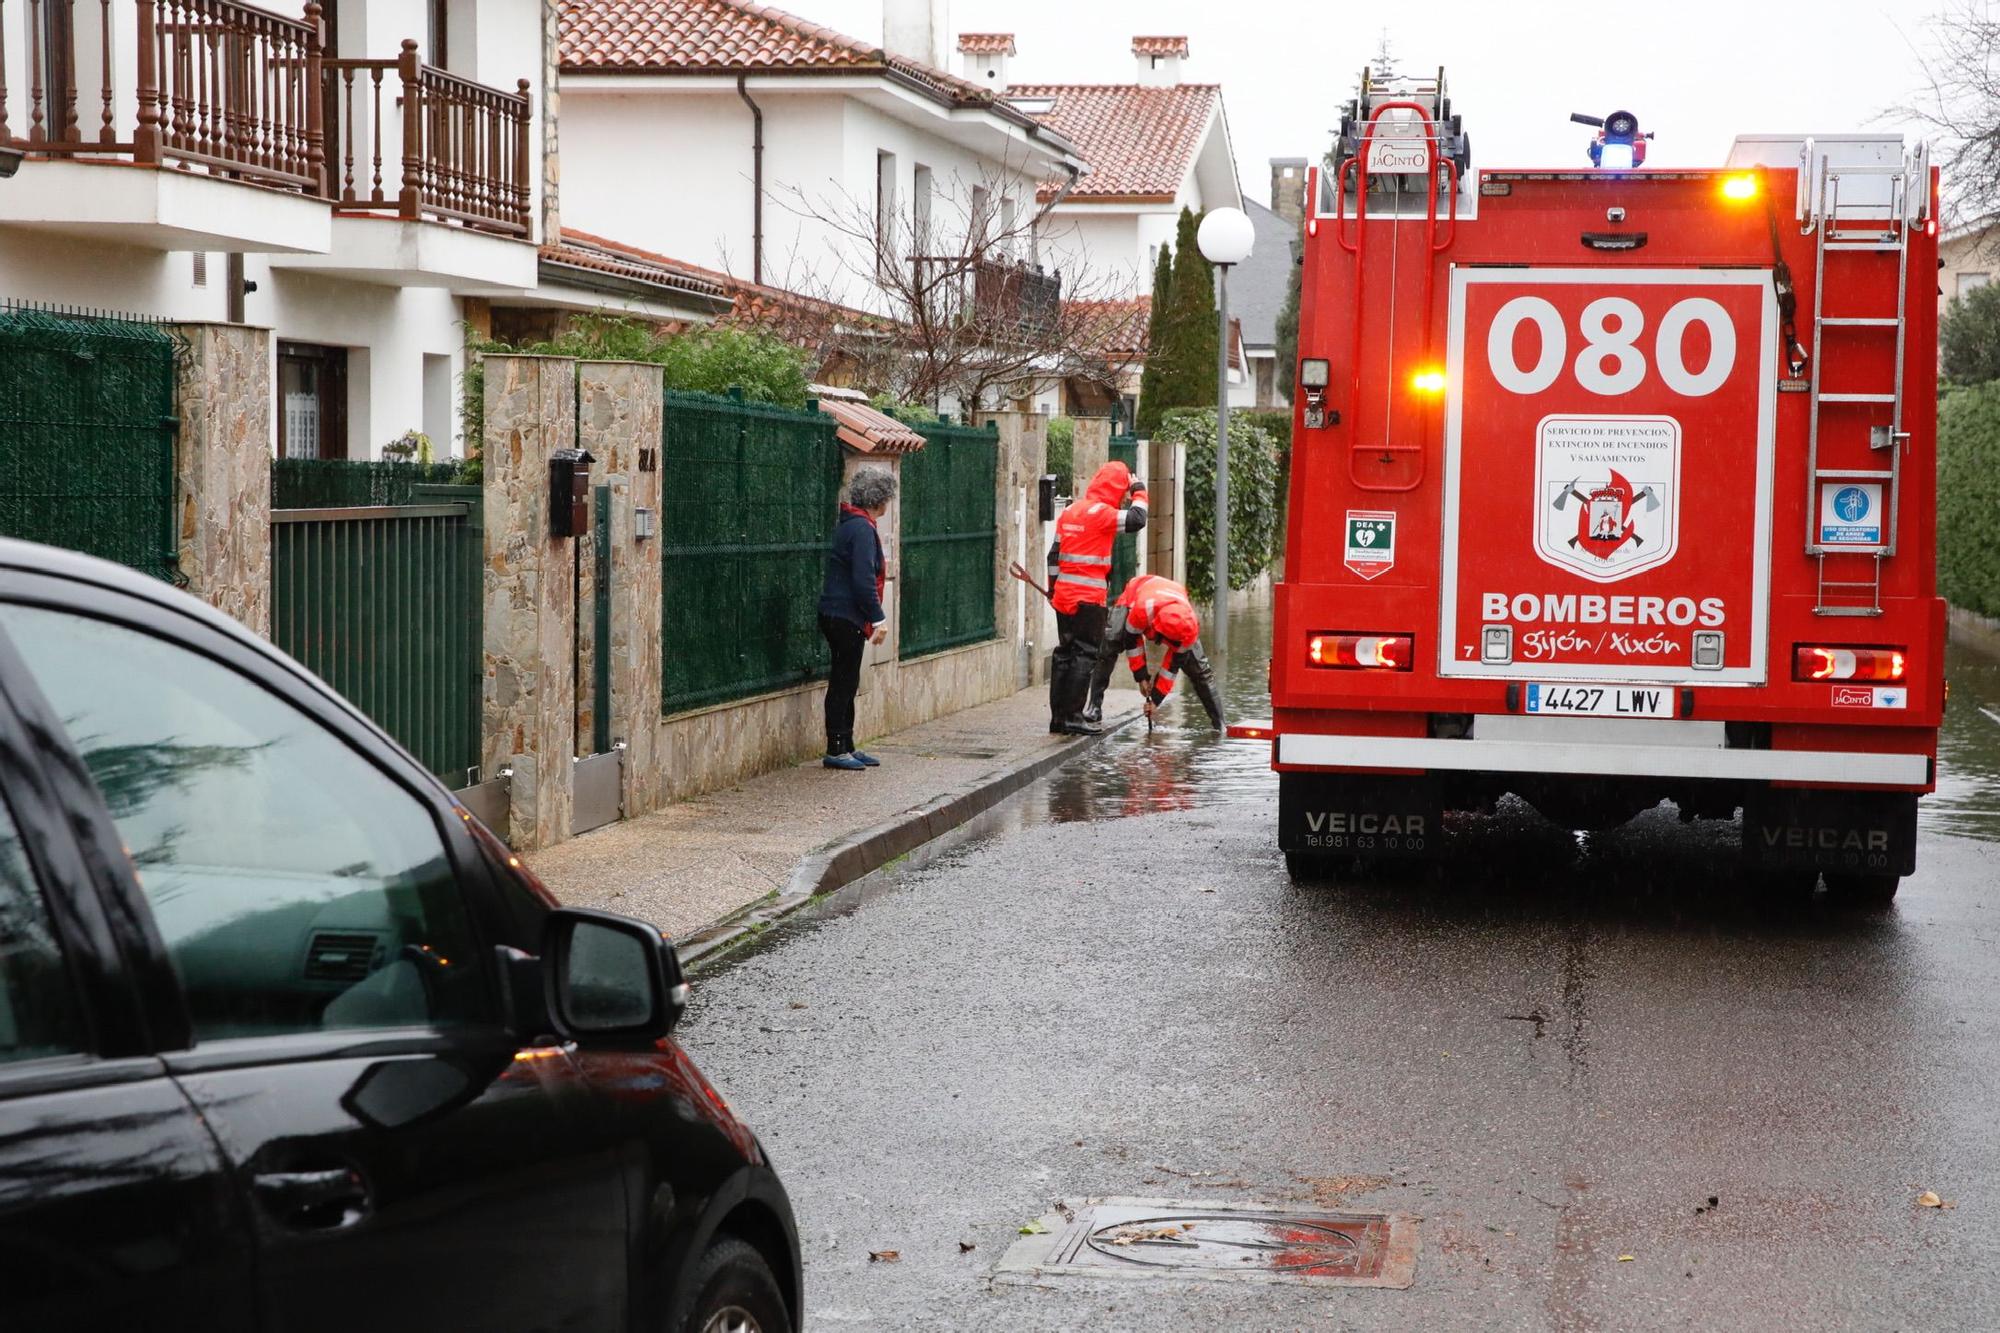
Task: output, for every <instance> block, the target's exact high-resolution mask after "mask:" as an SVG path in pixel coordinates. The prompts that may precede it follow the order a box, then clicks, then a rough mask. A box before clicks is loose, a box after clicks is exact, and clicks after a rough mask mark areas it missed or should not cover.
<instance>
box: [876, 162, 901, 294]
mask: <svg viewBox="0 0 2000 1333" xmlns="http://www.w3.org/2000/svg"><path fill="white" fill-rule="evenodd" d="M899 258H900V256H899V255H898V254H897V246H896V155H895V154H894V153H879V152H878V153H876V154H875V275H876V277H877V278H879V279H880V280H881V281H883V282H885V283H886V282H892V281H894V279H895V276H896V261H897V260H898V259H899Z"/></svg>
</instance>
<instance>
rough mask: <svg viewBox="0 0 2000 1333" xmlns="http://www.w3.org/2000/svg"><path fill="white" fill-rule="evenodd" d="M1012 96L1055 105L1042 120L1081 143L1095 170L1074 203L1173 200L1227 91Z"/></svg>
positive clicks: (1026, 87)
mask: <svg viewBox="0 0 2000 1333" xmlns="http://www.w3.org/2000/svg"><path fill="white" fill-rule="evenodd" d="M1007 95H1008V96H1009V97H1031V98H1035V99H1038V100H1040V99H1048V100H1049V101H1051V102H1052V103H1053V105H1051V106H1050V107H1049V109H1048V110H1046V111H1042V112H1039V113H1038V114H1037V115H1036V119H1037V120H1039V121H1041V122H1042V123H1043V124H1044V125H1047V126H1048V127H1049V128H1051V129H1053V130H1055V131H1056V133H1058V134H1060V135H1062V136H1063V137H1064V138H1065V139H1068V140H1069V141H1070V142H1071V143H1073V144H1075V145H1076V147H1077V152H1078V154H1079V155H1080V156H1081V157H1082V158H1083V160H1084V161H1085V162H1087V163H1089V164H1090V173H1089V174H1088V175H1086V176H1085V177H1084V178H1083V179H1082V180H1079V181H1078V182H1077V183H1076V188H1075V189H1073V190H1071V191H1070V198H1072V199H1119V198H1126V199H1130V198H1135V197H1137V198H1159V199H1168V200H1171V199H1172V198H1173V197H1174V195H1175V194H1177V193H1178V192H1179V191H1180V188H1181V182H1182V181H1183V180H1185V179H1187V173H1188V169H1189V168H1190V167H1192V166H1193V165H1194V159H1195V154H1196V153H1198V152H1200V151H1201V144H1202V137H1203V136H1204V134H1206V133H1207V130H1208V125H1209V121H1210V119H1211V118H1212V117H1213V115H1214V112H1215V108H1216V106H1217V105H1218V104H1219V103H1220V101H1221V98H1222V90H1221V88H1220V87H1218V86H1217V85H1215V84H1212V83H1182V84H1176V85H1174V86H1172V87H1167V88H1144V87H1141V86H1139V85H1138V84H1134V83H1111V84H1103V83H1097V84H1066V83H1025V84H1015V85H1014V86H1013V87H1011V88H1009V89H1008V90H1007ZM1048 190H1049V187H1044V192H1043V193H1044V197H1046V195H1047V193H1048Z"/></svg>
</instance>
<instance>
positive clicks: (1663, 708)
mask: <svg viewBox="0 0 2000 1333" xmlns="http://www.w3.org/2000/svg"><path fill="white" fill-rule="evenodd" d="M1525 711H1526V712H1530V713H1560V714H1563V715H1565V716H1569V717H1672V716H1673V715H1674V692H1673V691H1672V690H1671V689H1667V688H1665V687H1663V686H1654V685H1543V684H1530V685H1529V686H1528V698H1527V708H1526V709H1525Z"/></svg>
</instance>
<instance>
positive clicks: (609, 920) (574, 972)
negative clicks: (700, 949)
mask: <svg viewBox="0 0 2000 1333" xmlns="http://www.w3.org/2000/svg"><path fill="white" fill-rule="evenodd" d="M542 978H543V985H544V991H545V994H546V996H547V999H548V1007H549V1017H550V1019H551V1020H552V1021H553V1022H554V1024H555V1028H556V1031H557V1032H558V1033H559V1034H560V1035H562V1036H563V1037H565V1038H567V1039H569V1040H571V1041H574V1042H577V1043H578V1044H580V1045H586V1046H588V1045H601V1044H619V1043H628V1042H641V1043H644V1042H653V1041H658V1040H659V1039H660V1038H661V1037H664V1036H666V1035H667V1034H668V1033H669V1032H672V1031H673V1029H674V1024H675V1023H677V1022H679V1021H680V1017H681V1014H682V1012H683V1011H685V1010H686V1008H687V991H688V988H687V981H686V979H685V977H684V976H683V975H682V973H681V963H680V957H679V956H678V955H677V954H676V953H675V952H674V946H673V942H672V941H670V940H668V939H667V938H666V936H664V935H662V934H661V933H660V931H659V928H658V927H657V926H650V925H647V924H646V923H645V922H643V921H635V920H633V919H632V918H631V917H626V916H618V915H616V914H614V913H611V912H593V911H589V910H587V909H584V908H578V907H563V908H558V909H557V910H555V911H553V912H551V913H549V916H548V921H547V924H545V925H544V926H543V927H542Z"/></svg>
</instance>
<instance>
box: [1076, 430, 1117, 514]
mask: <svg viewBox="0 0 2000 1333" xmlns="http://www.w3.org/2000/svg"><path fill="white" fill-rule="evenodd" d="M1072 457H1073V458H1074V459H1075V460H1076V462H1075V473H1076V493H1077V494H1078V495H1082V494H1083V492H1084V489H1085V488H1086V487H1088V486H1089V485H1090V479H1091V478H1092V477H1094V476H1096V475H1097V469H1099V468H1101V467H1103V466H1104V465H1105V464H1106V463H1109V462H1110V461H1111V418H1110V417H1078V418H1076V444H1075V447H1074V452H1073V454H1072Z"/></svg>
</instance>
